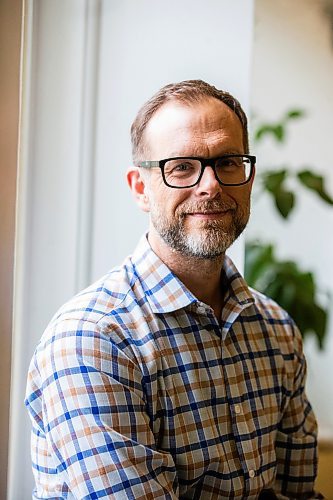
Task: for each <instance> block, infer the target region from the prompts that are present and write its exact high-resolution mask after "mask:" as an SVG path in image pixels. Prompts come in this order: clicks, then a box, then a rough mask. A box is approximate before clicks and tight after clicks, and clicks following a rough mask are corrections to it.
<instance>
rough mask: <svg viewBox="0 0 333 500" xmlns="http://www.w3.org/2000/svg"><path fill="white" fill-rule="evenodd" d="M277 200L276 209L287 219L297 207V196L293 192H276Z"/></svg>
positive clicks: (274, 194)
mask: <svg viewBox="0 0 333 500" xmlns="http://www.w3.org/2000/svg"><path fill="white" fill-rule="evenodd" d="M273 196H274V198H275V204H276V208H277V209H278V211H279V212H280V214H281V215H282V217H283V218H284V219H287V217H288V216H289V214H290V212H291V211H292V210H293V208H294V206H295V195H294V193H292V192H291V191H284V190H282V189H281V190H280V191H276V192H275V193H273Z"/></svg>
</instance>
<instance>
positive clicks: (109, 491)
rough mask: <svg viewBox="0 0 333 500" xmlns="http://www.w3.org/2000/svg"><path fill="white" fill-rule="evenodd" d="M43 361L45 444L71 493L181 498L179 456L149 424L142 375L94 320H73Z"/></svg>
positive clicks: (84, 496) (59, 333) (79, 495)
mask: <svg viewBox="0 0 333 500" xmlns="http://www.w3.org/2000/svg"><path fill="white" fill-rule="evenodd" d="M38 366H39V370H40V374H41V378H42V401H43V408H42V412H43V426H44V432H45V437H46V441H47V444H48V448H49V449H50V450H51V454H52V455H53V463H54V464H55V467H56V469H57V473H58V475H59V476H60V477H61V479H62V480H63V482H64V483H65V484H66V488H68V491H70V493H71V494H72V495H73V498H77V499H91V498H117V499H118V498H126V499H127V498H129V499H175V498H178V497H177V478H176V468H175V464H174V461H173V458H172V456H171V455H170V454H168V453H165V452H163V451H159V450H158V449H157V448H156V446H155V439H154V435H153V433H152V431H151V429H150V425H149V423H150V421H149V416H148V414H147V412H146V404H145V400H144V394H143V389H142V384H141V381H142V372H141V370H140V369H139V367H138V365H137V364H136V363H135V362H134V361H133V360H132V359H130V358H129V357H128V356H126V354H125V353H124V349H120V348H119V347H117V346H116V345H114V344H112V342H111V341H110V339H109V338H108V337H107V336H104V335H103V334H102V333H101V332H100V331H99V330H98V328H97V327H96V325H95V324H93V323H88V322H85V323H82V322H81V324H80V323H79V322H78V321H70V320H67V321H65V322H62V323H60V325H59V326H58V327H57V329H56V331H55V332H54V334H53V338H52V341H51V342H49V345H48V346H47V348H44V349H43V351H42V354H40V357H39V359H38ZM71 498H72V497H71Z"/></svg>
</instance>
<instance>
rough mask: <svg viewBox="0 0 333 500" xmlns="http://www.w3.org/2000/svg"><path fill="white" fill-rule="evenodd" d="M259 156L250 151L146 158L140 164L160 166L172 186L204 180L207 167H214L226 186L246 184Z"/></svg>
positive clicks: (148, 166)
mask: <svg viewBox="0 0 333 500" xmlns="http://www.w3.org/2000/svg"><path fill="white" fill-rule="evenodd" d="M255 163H256V157H255V156H250V155H237V154H230V155H223V156H220V157H218V158H199V157H196V156H189V157H183V156H177V157H175V158H166V159H165V160H158V161H142V162H140V163H139V167H143V168H154V167H159V168H160V169H161V172H162V177H163V181H164V183H165V184H166V185H167V186H169V187H172V188H176V189H182V188H190V187H193V186H195V185H196V184H198V183H199V182H200V179H201V177H202V175H203V173H204V170H205V168H206V167H211V168H212V169H213V171H214V174H215V178H216V180H217V181H218V182H219V183H220V184H221V185H222V186H242V185H243V184H246V183H247V182H249V181H250V179H251V178H252V176H253V172H254V166H255Z"/></svg>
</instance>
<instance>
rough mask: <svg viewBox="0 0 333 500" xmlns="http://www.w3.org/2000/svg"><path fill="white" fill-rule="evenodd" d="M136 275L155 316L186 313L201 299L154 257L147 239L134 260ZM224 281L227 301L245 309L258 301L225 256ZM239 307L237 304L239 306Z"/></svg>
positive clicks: (135, 252) (137, 251) (142, 242)
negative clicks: (177, 312)
mask: <svg viewBox="0 0 333 500" xmlns="http://www.w3.org/2000/svg"><path fill="white" fill-rule="evenodd" d="M131 260H132V264H133V268H134V273H135V274H136V276H137V277H138V278H139V280H140V282H141V285H142V287H143V290H144V292H145V294H146V297H147V300H148V302H149V304H150V307H151V309H152V311H153V312H154V313H168V312H172V311H177V310H179V309H183V308H185V307H187V306H189V305H190V304H193V303H196V302H198V299H197V298H196V297H195V296H194V295H193V294H192V293H191V292H190V291H189V290H188V288H186V286H185V285H184V284H183V283H182V282H181V281H180V280H179V279H178V278H177V276H175V275H174V274H173V273H172V271H171V270H170V269H169V268H168V267H167V266H166V264H164V262H163V261H162V260H161V259H160V258H159V257H158V256H157V255H156V254H155V253H154V251H153V250H152V248H151V246H150V245H149V243H148V238H147V235H143V236H142V238H141V239H140V241H139V244H138V246H137V247H136V249H135V251H134V253H133V255H132V257H131ZM222 273H223V280H224V286H226V288H227V290H228V292H227V294H228V295H227V297H226V298H227V300H229V301H232V302H233V303H234V305H236V304H238V305H239V306H240V307H241V308H244V306H246V305H247V304H250V303H253V302H254V298H253V296H252V294H251V292H250V290H249V287H248V286H247V284H246V282H245V280H244V279H243V278H242V276H241V275H240V273H239V272H238V270H237V268H236V267H235V265H234V263H233V262H232V260H231V259H230V258H229V257H227V256H225V258H224V264H223V271H222ZM235 303H236V304H235Z"/></svg>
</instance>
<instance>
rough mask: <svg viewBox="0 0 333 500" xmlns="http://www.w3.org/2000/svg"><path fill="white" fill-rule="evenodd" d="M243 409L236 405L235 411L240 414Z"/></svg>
mask: <svg viewBox="0 0 333 500" xmlns="http://www.w3.org/2000/svg"><path fill="white" fill-rule="evenodd" d="M241 411H242V409H241V407H240V406H239V405H235V413H236V415H239V414H240V413H241Z"/></svg>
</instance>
